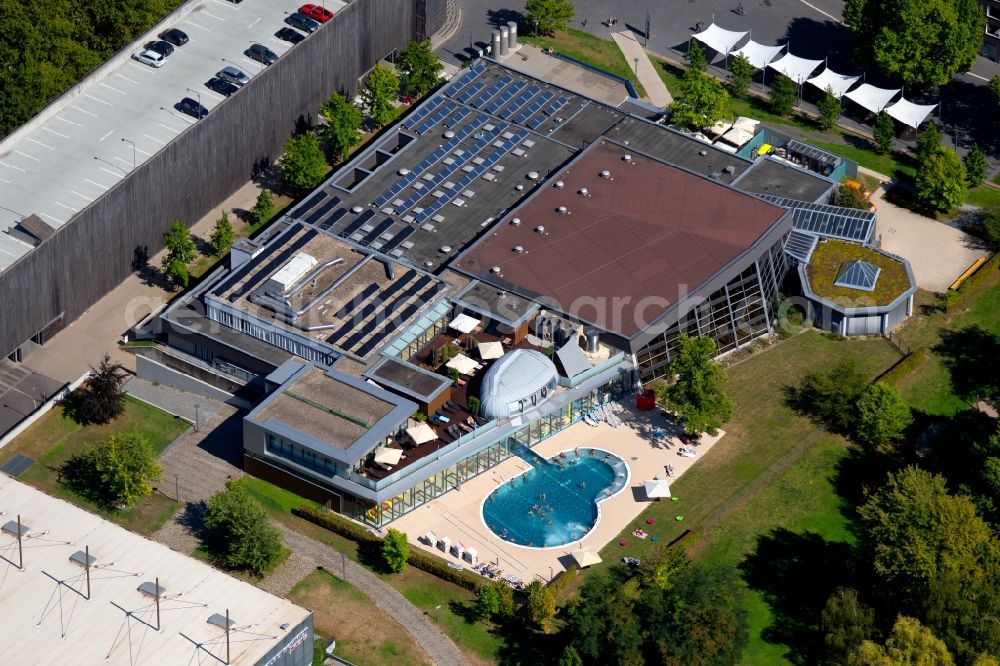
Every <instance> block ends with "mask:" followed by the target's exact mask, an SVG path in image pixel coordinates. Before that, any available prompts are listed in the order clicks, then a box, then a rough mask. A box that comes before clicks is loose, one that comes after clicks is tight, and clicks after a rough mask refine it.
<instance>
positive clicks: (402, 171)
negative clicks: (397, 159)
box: [396, 167, 410, 176]
mask: <svg viewBox="0 0 1000 666" xmlns="http://www.w3.org/2000/svg"><path fill="white" fill-rule="evenodd" d="M396 173H398V174H399V175H400V176H405V175H406V174H408V173H410V170H409V169H407V168H405V167H404V168H402V169H400V170H399V171H397V172H396Z"/></svg>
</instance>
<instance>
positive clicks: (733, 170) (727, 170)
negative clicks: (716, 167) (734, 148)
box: [722, 164, 736, 176]
mask: <svg viewBox="0 0 1000 666" xmlns="http://www.w3.org/2000/svg"><path fill="white" fill-rule="evenodd" d="M722 171H723V172H724V173H726V174H728V175H730V176H732V175H733V174H734V173H736V167H734V166H733V165H731V164H730V165H729V166H727V167H726V168H724V169H723V170H722Z"/></svg>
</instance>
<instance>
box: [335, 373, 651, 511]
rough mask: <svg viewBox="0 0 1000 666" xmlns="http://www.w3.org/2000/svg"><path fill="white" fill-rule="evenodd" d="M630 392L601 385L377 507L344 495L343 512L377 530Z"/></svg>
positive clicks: (622, 385) (623, 386) (621, 384)
mask: <svg viewBox="0 0 1000 666" xmlns="http://www.w3.org/2000/svg"><path fill="white" fill-rule="evenodd" d="M631 390H632V387H631V386H630V385H629V383H628V382H627V381H624V380H619V379H616V380H614V381H612V382H609V383H607V384H604V385H602V386H600V387H598V388H595V389H593V390H591V391H590V392H588V393H587V394H586V395H584V396H582V397H580V398H579V399H577V400H574V401H573V402H571V403H569V404H566V405H564V406H562V407H560V408H559V409H558V410H557V411H554V412H552V413H549V414H546V415H545V416H542V417H540V418H538V419H535V420H534V421H532V422H531V423H529V424H527V425H525V426H524V427H523V428H521V429H519V430H517V431H515V432H513V433H508V434H506V435H504V436H503V437H502V438H501V439H499V440H497V441H496V442H493V443H492V444H490V445H489V446H487V447H486V448H483V449H480V450H479V451H477V452H476V453H474V454H472V455H470V456H468V457H467V458H465V459H464V460H460V461H459V462H458V463H457V464H455V465H452V466H450V467H448V468H447V469H444V470H441V471H440V472H437V473H436V474H432V475H431V476H428V477H426V478H424V479H423V480H421V481H420V482H418V483H416V484H415V485H414V486H412V487H410V488H408V489H407V490H405V491H403V492H402V493H400V494H399V495H397V496H396V497H394V498H392V499H390V500H387V501H385V502H382V503H381V504H380V505H376V506H373V505H372V504H370V503H367V504H366V503H364V502H363V501H361V500H358V499H357V498H353V497H350V496H346V495H345V497H344V503H343V512H344V513H345V514H347V515H348V516H350V517H351V518H354V519H356V520H359V521H362V522H365V523H368V524H369V525H373V526H376V527H381V526H382V525H385V524H386V523H388V522H389V521H392V520H395V519H396V518H399V517H400V516H402V515H404V514H406V513H408V512H410V511H412V510H413V509H415V508H417V507H419V506H421V505H422V504H426V503H427V502H429V501H431V500H432V499H434V498H436V497H439V496H441V495H443V494H444V493H446V492H448V491H449V490H455V489H456V488H459V487H460V486H461V484H462V483H463V482H465V481H468V480H469V479H472V478H473V477H475V476H478V475H479V474H482V473H483V472H485V471H487V470H489V469H490V468H492V467H495V466H496V465H498V464H500V463H501V462H503V461H504V460H506V459H507V458H510V457H511V456H512V455H514V452H515V451H517V449H518V448H519V447H521V446H528V447H531V446H534V445H535V444H538V443H539V442H540V441H542V440H543V439H545V438H547V437H550V436H551V435H554V434H556V433H557V432H559V431H560V430H562V429H564V428H566V427H567V426H569V425H571V424H573V423H575V422H576V421H579V420H580V419H582V418H583V416H584V414H586V413H587V412H589V411H591V410H592V409H593V408H594V407H595V406H597V405H599V404H602V403H605V402H608V401H610V400H617V399H619V398H621V397H622V396H623V395H625V394H626V393H627V392H629V391H631Z"/></svg>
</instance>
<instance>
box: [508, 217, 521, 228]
mask: <svg viewBox="0 0 1000 666" xmlns="http://www.w3.org/2000/svg"><path fill="white" fill-rule="evenodd" d="M510 223H511V224H513V225H514V226H515V227H519V226H521V218H519V217H515V218H514V219H513V220H511V221H510Z"/></svg>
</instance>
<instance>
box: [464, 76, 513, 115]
mask: <svg viewBox="0 0 1000 666" xmlns="http://www.w3.org/2000/svg"><path fill="white" fill-rule="evenodd" d="M513 80H514V79H513V78H512V77H510V76H507V75H504V76H501V77H500V78H499V79H497V82H496V83H494V84H493V85H492V86H490V87H489V89H488V90H487V91H486V92H484V93H482V94H481V95H479V97H477V98H476V99H474V100H472V106H474V107H476V108H477V109H481V108H483V107H484V106H486V103H487V102H489V101H490V100H491V99H492V98H493V96H494V95H496V94H497V93H499V92H500V91H501V90H502V89H503V87H504V86H506V85H507V84H508V83H510V82H511V81H513Z"/></svg>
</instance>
